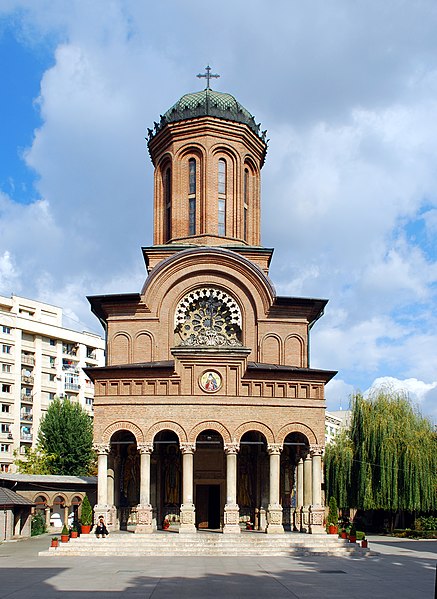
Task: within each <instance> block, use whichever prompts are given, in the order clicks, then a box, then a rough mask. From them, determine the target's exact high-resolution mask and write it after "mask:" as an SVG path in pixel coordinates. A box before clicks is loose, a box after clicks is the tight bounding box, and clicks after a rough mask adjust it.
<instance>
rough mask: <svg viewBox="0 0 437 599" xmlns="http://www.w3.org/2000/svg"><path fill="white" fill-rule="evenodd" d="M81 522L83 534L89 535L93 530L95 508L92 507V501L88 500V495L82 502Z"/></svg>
mask: <svg viewBox="0 0 437 599" xmlns="http://www.w3.org/2000/svg"><path fill="white" fill-rule="evenodd" d="M81 522H82V526H81V528H82V531H81V534H83V535H89V534H90V530H91V524H92V522H93V508H92V507H91V504H90V500H89V499H88V496H87V495H85V497H84V498H83V501H82V513H81Z"/></svg>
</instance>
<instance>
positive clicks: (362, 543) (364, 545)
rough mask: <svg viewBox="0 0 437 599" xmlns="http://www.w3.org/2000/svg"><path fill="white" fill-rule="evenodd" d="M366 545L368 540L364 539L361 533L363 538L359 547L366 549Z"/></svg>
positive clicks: (364, 536)
mask: <svg viewBox="0 0 437 599" xmlns="http://www.w3.org/2000/svg"><path fill="white" fill-rule="evenodd" d="M368 546H369V543H368V541H367V539H366V535H363V538H362V539H361V547H362V548H363V549H367V548H368Z"/></svg>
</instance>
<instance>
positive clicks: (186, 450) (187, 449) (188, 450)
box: [179, 443, 196, 454]
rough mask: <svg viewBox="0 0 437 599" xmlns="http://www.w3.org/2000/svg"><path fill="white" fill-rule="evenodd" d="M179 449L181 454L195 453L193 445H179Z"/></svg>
mask: <svg viewBox="0 0 437 599" xmlns="http://www.w3.org/2000/svg"><path fill="white" fill-rule="evenodd" d="M179 448H180V450H181V452H182V453H183V454H187V453H194V452H195V451H196V444H195V443H180V444H179Z"/></svg>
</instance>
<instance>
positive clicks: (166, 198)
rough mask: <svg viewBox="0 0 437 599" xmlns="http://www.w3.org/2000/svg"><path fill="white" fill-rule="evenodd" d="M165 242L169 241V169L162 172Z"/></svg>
mask: <svg viewBox="0 0 437 599" xmlns="http://www.w3.org/2000/svg"><path fill="white" fill-rule="evenodd" d="M164 210H165V241H170V239H171V168H170V167H169V166H168V167H167V168H166V169H165V172H164Z"/></svg>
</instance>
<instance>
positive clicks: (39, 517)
mask: <svg viewBox="0 0 437 599" xmlns="http://www.w3.org/2000/svg"><path fill="white" fill-rule="evenodd" d="M30 531H31V532H30V534H31V535H32V537H36V536H37V535H43V534H44V533H45V532H47V529H46V519H45V517H44V514H41V512H37V513H36V514H34V515H33V516H32V521H31V524H30Z"/></svg>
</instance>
